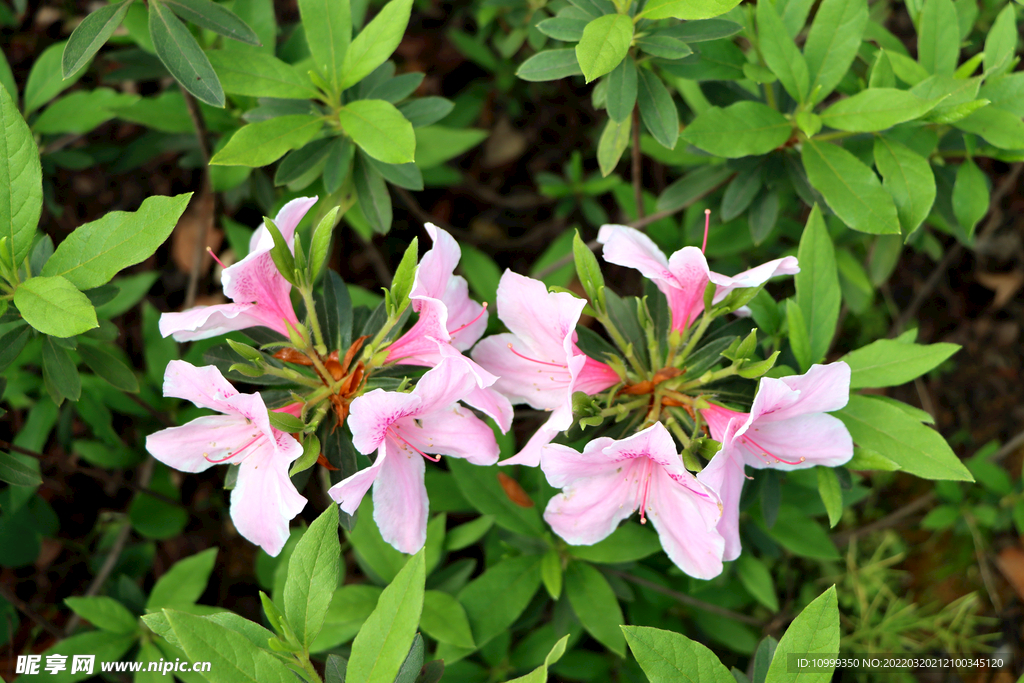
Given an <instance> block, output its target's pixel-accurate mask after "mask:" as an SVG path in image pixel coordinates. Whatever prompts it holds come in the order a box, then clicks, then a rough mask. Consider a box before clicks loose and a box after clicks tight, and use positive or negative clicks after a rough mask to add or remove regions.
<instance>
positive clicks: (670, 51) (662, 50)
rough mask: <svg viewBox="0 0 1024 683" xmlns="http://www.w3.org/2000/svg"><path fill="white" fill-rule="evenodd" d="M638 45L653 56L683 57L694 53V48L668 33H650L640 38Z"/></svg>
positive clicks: (663, 57)
mask: <svg viewBox="0 0 1024 683" xmlns="http://www.w3.org/2000/svg"><path fill="white" fill-rule="evenodd" d="M636 46H637V47H638V48H640V50H642V51H643V52H646V53H647V54H649V55H651V56H652V57H661V58H662V59H670V60H672V59H682V58H683V57H689V56H690V55H692V54H693V49H692V48H691V47H690V46H689V45H687V44H686V43H684V42H683V41H681V40H679V39H678V38H673V37H672V36H667V35H660V36H659V35H649V36H645V37H643V38H639V39H637V41H636Z"/></svg>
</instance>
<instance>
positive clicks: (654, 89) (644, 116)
mask: <svg viewBox="0 0 1024 683" xmlns="http://www.w3.org/2000/svg"><path fill="white" fill-rule="evenodd" d="M637 103H638V104H639V105H640V118H641V120H643V122H644V126H645V127H646V128H647V130H648V131H649V132H650V133H651V135H652V136H653V137H654V139H655V140H657V141H658V143H659V144H660V145H661V146H662V147H667V148H668V149H675V146H676V140H677V139H678V138H679V110H678V109H676V105H675V102H673V101H672V95H670V94H669V92H668V89H667V88H665V85H664V84H663V83H662V82H661V79H660V78H658V77H657V76H656V75H655V74H654V72H653V71H651V70H649V69H640V79H639V83H638V87H637Z"/></svg>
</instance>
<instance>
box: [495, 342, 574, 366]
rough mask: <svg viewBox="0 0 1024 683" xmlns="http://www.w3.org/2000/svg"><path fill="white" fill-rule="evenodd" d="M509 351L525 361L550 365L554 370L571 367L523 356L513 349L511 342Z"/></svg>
mask: <svg viewBox="0 0 1024 683" xmlns="http://www.w3.org/2000/svg"><path fill="white" fill-rule="evenodd" d="M508 350H509V351H511V352H512V353H514V354H515V355H517V356H519V357H520V358H522V359H523V360H528V361H530V362H531V363H539V364H541V365H550V366H551V367H553V368H568V367H569V366H568V365H566V364H564V363H549V362H548V361H545V360H537V359H536V358H530V357H529V356H524V355H523V354H521V353H519V352H518V351H516V350H515V349H514V348H512V343H511V342H509V345H508Z"/></svg>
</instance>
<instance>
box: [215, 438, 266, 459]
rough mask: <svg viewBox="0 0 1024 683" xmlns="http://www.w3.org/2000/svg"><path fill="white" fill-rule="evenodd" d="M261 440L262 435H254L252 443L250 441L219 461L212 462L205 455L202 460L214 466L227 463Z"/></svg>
mask: <svg viewBox="0 0 1024 683" xmlns="http://www.w3.org/2000/svg"><path fill="white" fill-rule="evenodd" d="M262 438H263V434H257V435H256V436H255V437H254V438H253V440H252V441H250V442H249V443H247V444H245V445H244V446H242V447H241V448H239V449H238V450H237V451H235V452H234V453H230V454H228V455H226V456H224V457H223V458H221V459H219V460H214V459H213V458H211V457H210V456H209V455H207V454H206V453H203V457H204V458H206V460H207V461H208V462H212V463H213V464H215V465H216V464H217V463H222V462H226V461H228V460H230V459H231V458H233V457H235V456H236V455H238V454H239V453H241V452H242V451H244V450H245V449H246V448H248V447H249V446H251V445H253V444H254V443H256V442H257V441H259V440H260V439H262Z"/></svg>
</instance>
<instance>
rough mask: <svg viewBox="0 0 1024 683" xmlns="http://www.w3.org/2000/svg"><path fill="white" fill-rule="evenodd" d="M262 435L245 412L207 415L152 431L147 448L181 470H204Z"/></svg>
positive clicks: (167, 463) (156, 456)
mask: <svg viewBox="0 0 1024 683" xmlns="http://www.w3.org/2000/svg"><path fill="white" fill-rule="evenodd" d="M260 435H261V434H260V431H259V429H258V428H256V427H254V426H253V425H251V424H249V423H248V422H246V421H245V418H243V417H242V416H241V415H207V416H204V417H198V418H196V419H195V420H192V421H191V422H189V423H188V424H186V425H182V426H181V427H168V428H167V429H161V430H160V431H159V432H155V433H153V434H150V435H149V436H147V437H146V450H147V451H149V452H150V453H152V454H153V457H154V458H156V459H157V460H159V461H160V462H162V463H164V464H165V465H167V466H169V467H173V468H174V469H176V470H179V471H181V472H203V471H205V470H208V469H209V468H211V467H213V466H214V465H215V464H217V461H221V460H224V459H225V458H227V457H229V456H230V455H231V453H233V452H234V451H235V450H237V449H239V448H241V447H242V446H244V445H245V444H246V443H248V442H249V441H251V440H252V439H253V438H258V437H259V436H260Z"/></svg>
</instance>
